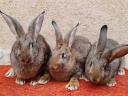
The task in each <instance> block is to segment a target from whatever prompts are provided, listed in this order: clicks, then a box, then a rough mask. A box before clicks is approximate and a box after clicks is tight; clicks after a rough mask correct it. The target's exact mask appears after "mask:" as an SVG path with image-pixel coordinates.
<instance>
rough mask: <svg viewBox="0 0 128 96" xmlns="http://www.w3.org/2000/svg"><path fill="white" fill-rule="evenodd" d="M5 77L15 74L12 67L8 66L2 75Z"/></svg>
mask: <svg viewBox="0 0 128 96" xmlns="http://www.w3.org/2000/svg"><path fill="white" fill-rule="evenodd" d="M4 76H5V77H13V76H16V74H15V72H14V70H13V69H12V68H10V69H9V70H8V71H7V72H6V73H5V75H4Z"/></svg>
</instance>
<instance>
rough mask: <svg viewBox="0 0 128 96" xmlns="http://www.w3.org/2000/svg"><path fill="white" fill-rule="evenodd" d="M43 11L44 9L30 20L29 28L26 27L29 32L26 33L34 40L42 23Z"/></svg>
mask: <svg viewBox="0 0 128 96" xmlns="http://www.w3.org/2000/svg"><path fill="white" fill-rule="evenodd" d="M44 13H45V11H43V12H42V13H41V14H39V15H38V16H37V17H36V18H34V19H33V20H32V22H31V23H30V25H29V28H28V32H29V33H28V34H30V35H31V37H32V38H33V39H34V40H36V39H37V37H38V34H39V32H40V30H41V27H42V23H43V20H44Z"/></svg>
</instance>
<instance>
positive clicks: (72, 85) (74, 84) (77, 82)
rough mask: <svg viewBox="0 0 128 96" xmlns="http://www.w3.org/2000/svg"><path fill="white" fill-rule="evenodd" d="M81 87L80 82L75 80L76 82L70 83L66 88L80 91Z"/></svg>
mask: <svg viewBox="0 0 128 96" xmlns="http://www.w3.org/2000/svg"><path fill="white" fill-rule="evenodd" d="M79 87H80V85H79V81H78V80H74V81H70V82H69V83H68V84H67V85H66V86H65V88H67V89H68V90H78V89H79Z"/></svg>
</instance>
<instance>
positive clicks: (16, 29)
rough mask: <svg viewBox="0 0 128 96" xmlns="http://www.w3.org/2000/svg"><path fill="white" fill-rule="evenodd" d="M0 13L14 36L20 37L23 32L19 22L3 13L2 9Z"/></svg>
mask: <svg viewBox="0 0 128 96" xmlns="http://www.w3.org/2000/svg"><path fill="white" fill-rule="evenodd" d="M0 14H1V15H2V17H3V18H4V20H5V21H6V23H7V24H8V26H9V28H10V30H11V32H12V33H13V34H14V35H15V36H16V38H19V37H22V36H23V35H24V34H25V32H24V30H23V28H22V26H21V25H20V23H19V22H18V21H17V20H16V19H14V18H13V17H11V16H9V15H7V14H5V13H3V12H2V11H0Z"/></svg>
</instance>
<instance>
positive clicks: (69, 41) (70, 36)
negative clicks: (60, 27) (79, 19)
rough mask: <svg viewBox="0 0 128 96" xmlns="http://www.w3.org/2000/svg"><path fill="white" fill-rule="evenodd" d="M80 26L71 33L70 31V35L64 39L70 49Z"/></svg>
mask: <svg viewBox="0 0 128 96" xmlns="http://www.w3.org/2000/svg"><path fill="white" fill-rule="evenodd" d="M78 26H79V23H78V24H77V25H76V26H75V27H74V28H73V29H72V30H71V31H69V33H68V34H67V35H66V36H65V38H64V42H65V44H67V45H68V46H69V47H71V46H72V44H73V41H74V39H75V35H76V31H77V27H78Z"/></svg>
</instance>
